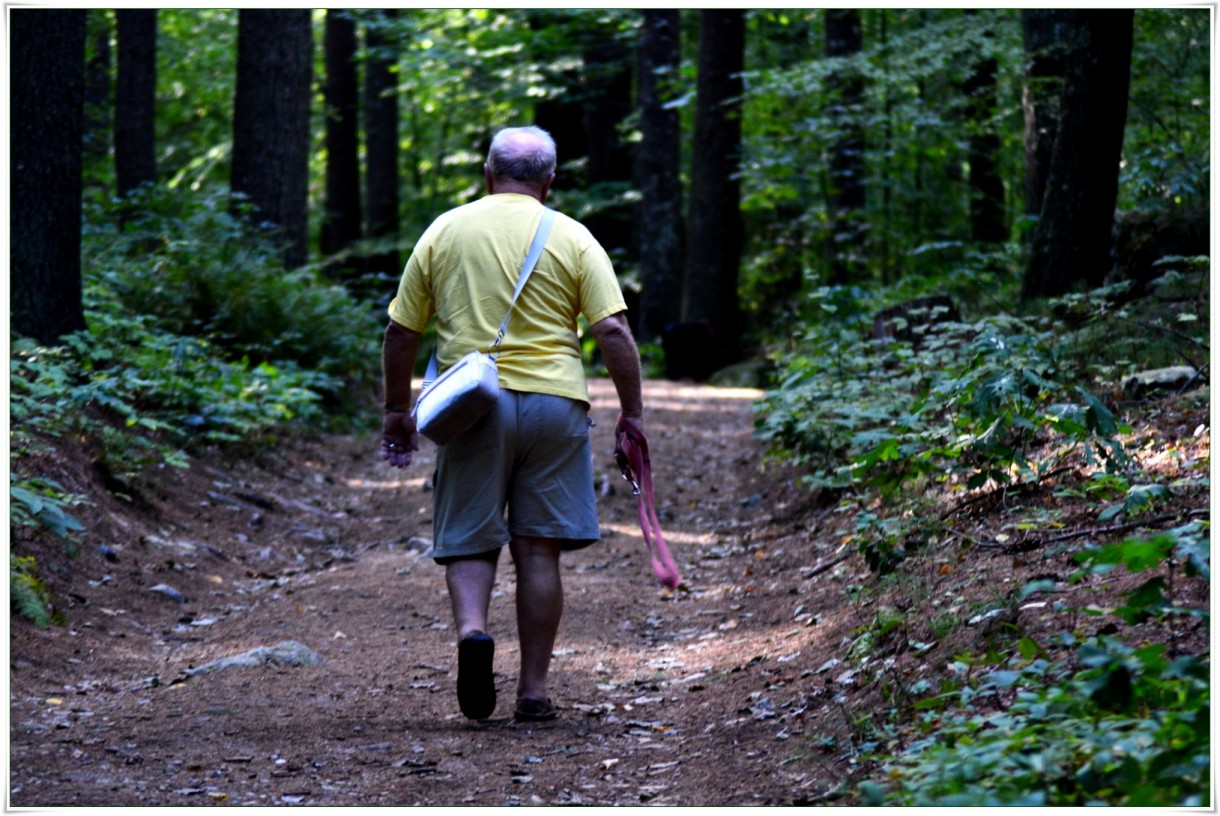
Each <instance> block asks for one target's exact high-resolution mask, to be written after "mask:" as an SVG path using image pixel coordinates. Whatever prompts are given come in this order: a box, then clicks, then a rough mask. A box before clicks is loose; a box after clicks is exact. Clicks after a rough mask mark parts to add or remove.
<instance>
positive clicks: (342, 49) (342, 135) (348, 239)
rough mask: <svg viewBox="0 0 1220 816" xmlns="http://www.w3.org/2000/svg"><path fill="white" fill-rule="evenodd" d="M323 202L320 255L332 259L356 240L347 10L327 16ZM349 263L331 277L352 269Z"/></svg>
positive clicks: (355, 125)
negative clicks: (324, 189)
mask: <svg viewBox="0 0 1220 816" xmlns="http://www.w3.org/2000/svg"><path fill="white" fill-rule="evenodd" d="M325 44H326V88H325V94H326V203H325V211H324V212H323V215H322V238H321V241H322V254H323V255H334V254H335V253H338V252H342V251H343V250H345V249H347V248H348V247H350V246H351V245H352V244H354V243H355V242H357V241H359V240H360V231H361V222H362V221H363V213H362V212H361V202H360V90H359V84H358V81H357V77H356V23H355V21H354V20H353V19H352V16H351V12H350V11H342V10H337V9H330V10H328V11H327V12H326V36H325ZM354 266H355V264H353V263H352V262H351V261H347V262H344V263H343V264H342V266H336V267H335V268H334V269H333V270H332V274H336V275H342V274H343V272H342V270H343V269H352V268H353V267H354Z"/></svg>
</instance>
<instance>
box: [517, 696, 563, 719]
mask: <svg viewBox="0 0 1220 816" xmlns="http://www.w3.org/2000/svg"><path fill="white" fill-rule="evenodd" d="M558 716H559V709H557V708H555V704H554V703H552V702H551V701H550V699H549V698H548V699H546V700H531V699H529V698H528V697H522V698H520V699H518V700H517V710H516V711H514V712H513V719H514V720H516V721H517V722H548V721H550V720H553V719H555V718H556V717H558Z"/></svg>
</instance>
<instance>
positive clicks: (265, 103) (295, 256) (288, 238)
mask: <svg viewBox="0 0 1220 816" xmlns="http://www.w3.org/2000/svg"><path fill="white" fill-rule="evenodd" d="M310 15H311V12H310V11H309V10H308V9H291V10H275V11H270V10H261V9H242V10H241V11H239V12H238V28H237V93H236V95H235V98H234V103H233V164H232V169H231V174H232V180H231V185H232V188H233V191H234V192H235V193H241V194H244V195H245V196H247V197H248V199H249V201H250V203H251V204H252V205H253V206H254V209H255V212H254V214H253V218H254V220H255V223H264V222H266V223H270V224H273V225H275V227H276V229H277V235H278V237H280V238H281V240H282V241H283V242H284V253H283V257H284V265H285V266H287V267H294V266H300V265H301V264H303V263H305V261H306V260H307V259H308V257H309V248H308V235H309V210H308V200H309V142H310V123H309V113H310V102H311V101H312V100H311V93H312V92H311V88H310V84H311V81H312V78H313V31H312V24H311V20H310Z"/></svg>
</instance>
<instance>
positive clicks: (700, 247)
mask: <svg viewBox="0 0 1220 816" xmlns="http://www.w3.org/2000/svg"><path fill="white" fill-rule="evenodd" d="M744 63H745V13H744V12H742V11H740V10H703V11H700V12H699V54H698V81H697V87H696V93H697V101H696V106H695V138H694V145H693V149H692V155H691V184H690V215H689V220H688V223H689V228H690V233H689V236H688V241H689V243H688V246H687V253H686V274H685V276H684V280H683V285H682V320H683V321H684V322H687V323H699V322H705V323H706V324H707V325H708V326H709V328H710V330H711V331H712V333H713V337H712V339H711V342H710V347H706V348H708V354H710V355H713V356H715V357H717V362H719V363H721V364H726V363H729V362H733V361H734V360H736V359H737V358H738V344H739V342H740V333H741V326H740V322H741V321H740V306H739V304H738V302H737V277H738V271H739V267H740V264H741V248H742V221H741V182H740V179H739V169H740V168H739V161H740V156H739V153H740V150H741V95H742V91H743V80H742V70H743V67H744Z"/></svg>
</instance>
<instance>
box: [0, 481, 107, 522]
mask: <svg viewBox="0 0 1220 816" xmlns="http://www.w3.org/2000/svg"><path fill="white" fill-rule="evenodd" d="M87 503H88V500H87V499H86V498H85V497H84V496H80V495H76V494H69V493H67V492H65V491H64V488H63V486H62V485H60V484H59V483H58V482H56V481H55V480H54V479H40V478H33V479H27V478H24V477H22V476H19V475H18V474H16V473H14V472H10V473H9V524H10V525H12V526H14V527H29V528H34V529H39V528H46V529H47V530H50V531H51V532H52V533H54V534H55V535H57V536H59V537H60V538H68V537H69V536H71V535H73V534H74V533H77V532H80V531H81V530H83V529H85V525H83V524H81V522H80V520H79V519H77V518H76V517H75V516H73V515H72V514H71V513H69V512H68V511H67V509H66V508H68V507H73V506H77V505H81V504H87Z"/></svg>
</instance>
